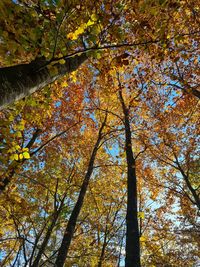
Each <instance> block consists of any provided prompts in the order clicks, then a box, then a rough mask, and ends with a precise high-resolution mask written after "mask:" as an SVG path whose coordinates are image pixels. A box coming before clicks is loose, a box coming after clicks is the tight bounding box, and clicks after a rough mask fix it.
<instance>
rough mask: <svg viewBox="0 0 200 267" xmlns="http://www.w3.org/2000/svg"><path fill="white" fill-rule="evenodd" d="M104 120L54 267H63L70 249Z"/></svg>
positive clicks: (100, 138)
mask: <svg viewBox="0 0 200 267" xmlns="http://www.w3.org/2000/svg"><path fill="white" fill-rule="evenodd" d="M106 118H107V115H106V116H105V120H104V122H103V123H102V126H101V128H100V129H99V134H98V138H97V141H96V144H95V146H94V149H93V151H92V154H91V157H90V161H89V164H88V169H87V172H86V174H85V177H84V180H83V183H82V186H81V190H80V193H79V196H78V199H77V202H76V204H75V206H74V209H73V210H72V213H71V215H70V218H69V221H68V223H67V227H66V229H65V233H64V236H63V240H62V243H61V246H60V248H59V250H58V256H57V258H56V262H55V266H56V267H63V265H64V263H65V260H66V257H67V254H68V250H69V247H70V243H71V240H72V238H73V234H74V230H75V227H76V223H77V219H78V216H79V213H80V211H81V208H82V206H83V201H84V198H85V195H86V191H87V188H88V184H89V180H90V177H91V175H92V172H93V166H94V161H95V158H96V154H97V151H98V148H99V145H100V142H101V140H102V131H103V128H104V126H105V124H106Z"/></svg>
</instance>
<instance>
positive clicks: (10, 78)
mask: <svg viewBox="0 0 200 267" xmlns="http://www.w3.org/2000/svg"><path fill="white" fill-rule="evenodd" d="M3 2H4V3H3ZM3 2H2V4H1V9H2V13H3V16H4V17H3V19H4V18H6V19H5V20H2V25H3V30H2V33H3V34H2V40H1V42H2V43H1V45H2V50H3V52H4V53H5V54H6V58H5V60H4V61H5V63H4V65H5V66H7V65H10V64H11V65H13V64H14V65H15V66H11V67H3V68H1V69H0V82H1V87H0V94H1V95H2V98H1V103H0V105H1V108H2V107H3V106H4V105H7V104H9V103H12V102H13V101H15V100H18V99H21V98H23V97H25V96H27V95H30V94H31V93H33V92H35V91H37V90H39V89H41V88H43V87H44V86H46V85H48V84H51V83H52V82H54V81H55V80H57V79H58V78H60V77H62V76H63V75H65V74H67V73H70V72H72V71H75V70H76V69H78V68H79V66H80V65H81V63H83V62H84V61H85V60H86V59H87V58H88V57H90V58H91V57H93V58H94V57H99V55H98V51H99V52H100V51H101V50H102V49H103V50H105V49H109V48H120V47H121V48H123V47H124V48H125V49H126V48H128V47H129V48H131V47H132V48H133V49H134V48H135V47H138V46H139V45H143V46H146V45H148V44H149V45H150V44H153V49H152V48H150V49H152V51H148V52H149V53H150V54H151V55H153V56H154V57H156V53H157V57H158V58H159V57H161V58H162V57H163V55H162V54H161V53H160V49H162V50H164V51H165V52H166V54H168V53H169V52H170V51H171V46H172V49H173V55H172V54H171V58H172V60H177V59H176V58H177V53H179V51H177V48H176V46H177V44H178V45H179V43H180V45H182V43H184V45H185V47H184V49H183V48H181V49H183V50H184V54H183V55H186V57H188V56H187V50H186V49H187V48H188V47H189V46H190V42H192V41H193V42H195V41H196V34H197V33H198V31H196V29H198V19H197V13H198V7H197V6H196V3H195V2H194V7H191V5H189V4H187V3H171V2H168V1H162V2H155V3H147V2H145V1H141V2H140V3H139V2H138V3H134V5H132V3H131V1H127V2H124V3H123V2H121V1H117V2H115V4H114V3H113V2H112V1H109V2H108V3H107V4H106V5H104V4H103V2H102V1H98V2H96V3H95V5H94V6H91V3H90V2H89V1H87V2H86V3H84V5H83V4H80V3H79V2H77V1H69V2H66V1H58V3H57V2H54V1H53V0H52V1H47V2H45V1H42V2H36V3H34V2H32V1H31V2H27V1H15V2H13V1H10V0H4V1H3ZM130 5H131V9H130V10H129V6H130ZM132 10H133V11H134V10H135V11H134V12H133V11H132ZM164 10H167V12H163V11H164ZM183 13H186V14H185V15H186V16H185V17H184V16H182V15H183ZM9 14H10V15H9ZM72 14H73V18H72ZM159 14H162V17H161V18H160V17H159ZM28 15H30V16H28ZM7 16H8V17H9V19H8V18H7ZM172 17H176V20H172V19H170V18H172ZM122 18H123V20H124V22H122ZM13 21H15V23H13ZM132 21H133V22H134V23H133V25H131V24H132ZM163 22H164V23H163ZM12 23H13V24H12ZM23 23H25V25H26V28H23ZM180 23H181V24H182V25H184V27H185V28H184V29H182V28H180V27H179V25H180ZM12 25H15V26H12ZM160 25H162V27H160ZM22 28H23V30H22ZM123 29H126V31H125V32H124V33H123V34H122V30H123ZM146 29H148V33H147V32H146V31H145V30H146ZM185 29H187V30H188V32H186V31H185ZM139 30H141V31H139ZM133 32H134V34H130V33H133ZM190 38H191V39H190ZM126 40H127V41H126ZM115 42H116V43H117V44H113V43H115ZM173 43H175V46H173V45H172V44H173ZM178 49H179V47H178ZM185 50H186V52H185ZM158 51H159V53H158ZM164 51H163V52H164ZM93 52H94V53H96V54H95V56H94V53H93ZM21 56H22V57H23V58H22V60H21V61H23V62H26V64H19V62H20V57H21ZM27 62H28V63H27ZM173 75H174V74H173ZM178 75H179V76H178V77H177V79H178V84H176V86H178V87H179V88H181V89H182V90H183V91H184V92H187V93H192V94H194V95H195V96H197V97H198V98H199V97H200V95H199V91H198V89H197V88H198V83H196V84H195V85H193V83H192V85H191V86H190V85H189V83H188V82H187V84H186V82H185V80H184V79H183V78H182V74H180V73H179V74H178ZM180 75H181V76H180ZM176 76H177V75H176ZM182 85H183V86H182ZM181 86H182V87H181Z"/></svg>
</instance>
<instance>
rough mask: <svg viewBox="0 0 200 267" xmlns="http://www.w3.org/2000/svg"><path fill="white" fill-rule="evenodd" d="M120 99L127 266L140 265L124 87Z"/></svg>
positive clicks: (138, 235)
mask: <svg viewBox="0 0 200 267" xmlns="http://www.w3.org/2000/svg"><path fill="white" fill-rule="evenodd" d="M119 99H120V102H121V106H122V110H123V113H124V125H125V149H126V161H127V168H128V173H127V213H126V227H127V228H126V259H125V267H140V266H141V265H140V240H139V239H140V234H139V226H138V218H137V176H136V162H135V159H134V157H133V150H132V140H131V129H130V122H129V111H128V109H127V107H126V105H125V103H124V99H123V96H122V89H121V88H120V89H119Z"/></svg>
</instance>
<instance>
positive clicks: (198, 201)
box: [176, 157, 200, 210]
mask: <svg viewBox="0 0 200 267" xmlns="http://www.w3.org/2000/svg"><path fill="white" fill-rule="evenodd" d="M176 163H177V165H178V168H179V170H180V172H181V174H182V176H183V179H184V181H185V183H186V185H187V188H188V189H189V190H190V192H191V194H192V196H193V198H194V202H195V204H196V206H197V208H198V209H199V210H200V198H199V195H198V194H197V191H196V190H195V189H194V188H193V187H192V185H191V183H190V180H189V177H188V175H186V174H185V172H184V170H183V169H182V167H181V165H180V163H179V161H178V158H177V157H176Z"/></svg>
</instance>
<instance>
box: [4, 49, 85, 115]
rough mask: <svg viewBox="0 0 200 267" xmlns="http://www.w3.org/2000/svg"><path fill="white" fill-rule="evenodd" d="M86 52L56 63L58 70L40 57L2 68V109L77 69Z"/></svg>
mask: <svg viewBox="0 0 200 267" xmlns="http://www.w3.org/2000/svg"><path fill="white" fill-rule="evenodd" d="M86 59H87V56H86V54H84V53H83V54H81V55H80V56H74V57H70V58H67V59H66V60H65V64H60V63H56V64H55V65H54V68H56V72H54V73H53V72H52V71H50V65H49V64H50V63H49V62H48V61H46V60H44V59H41V58H38V59H36V60H34V61H32V62H31V63H29V64H21V65H16V66H12V67H5V68H0V110H1V109H3V108H4V107H6V106H7V105H8V104H11V103H12V102H14V101H16V100H20V99H22V98H24V97H26V96H28V95H30V94H32V93H34V92H36V91H38V90H39V89H41V88H43V87H44V86H46V85H48V84H50V83H52V82H54V81H55V80H57V79H58V78H60V77H62V76H63V75H65V74H66V73H70V72H72V71H75V70H76V69H77V68H78V67H79V66H80V65H81V64H82V63H83V62H84V61H85V60H86Z"/></svg>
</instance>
